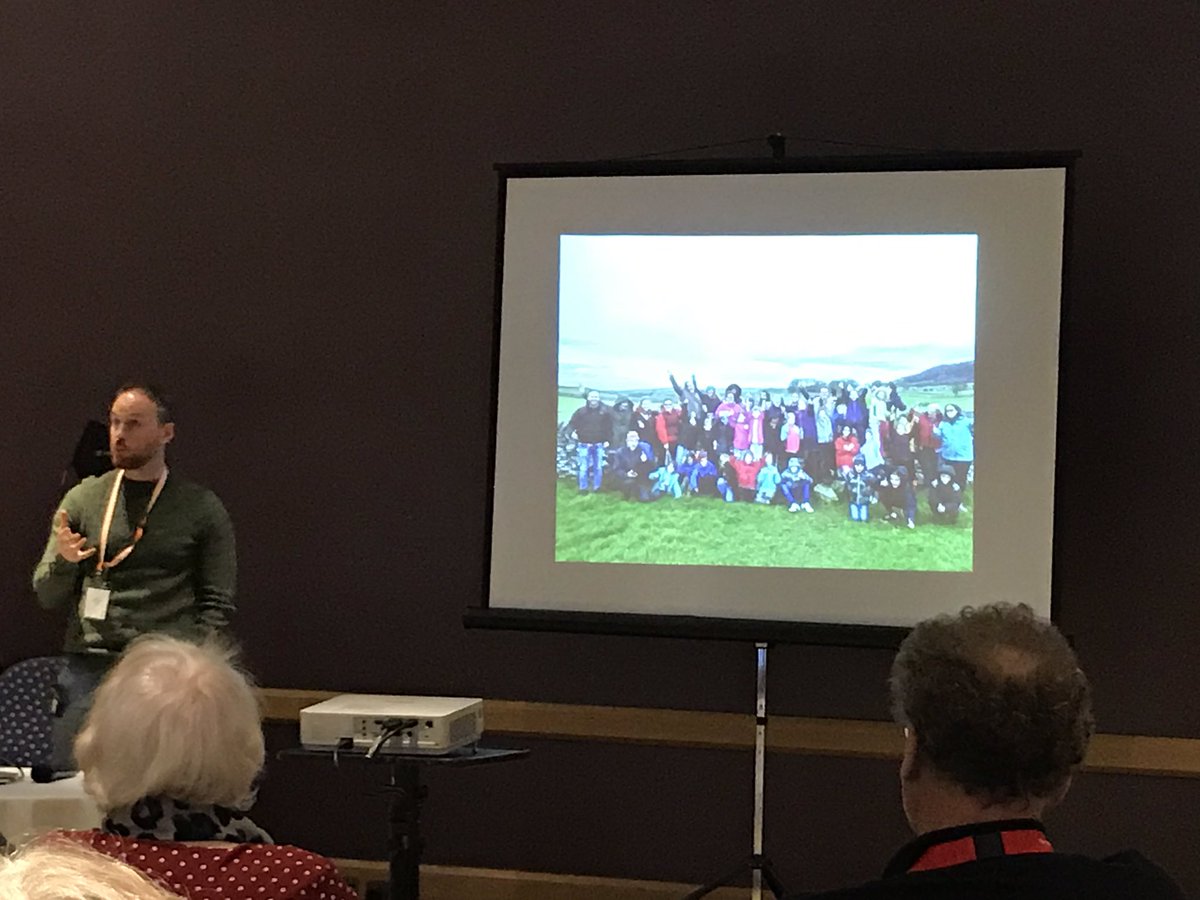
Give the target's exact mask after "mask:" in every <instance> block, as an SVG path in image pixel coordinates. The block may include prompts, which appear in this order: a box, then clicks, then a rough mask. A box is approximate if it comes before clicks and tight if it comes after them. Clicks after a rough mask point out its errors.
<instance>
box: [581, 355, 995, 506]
mask: <svg viewBox="0 0 1200 900" xmlns="http://www.w3.org/2000/svg"><path fill="white" fill-rule="evenodd" d="M668 378H669V380H670V383H671V387H672V388H673V389H674V393H675V397H674V398H670V397H668V398H667V399H664V400H661V401H659V402H657V403H655V402H653V401H652V400H650V399H649V398H643V399H641V400H640V401H639V402H637V403H635V402H634V401H633V399H631V398H630V397H627V396H617V397H616V399H615V400H614V401H613V402H612V403H611V405H610V404H608V403H605V402H603V400H601V397H600V393H599V391H596V390H590V391H587V392H586V393H585V395H584V397H585V400H584V404H583V405H582V406H580V407H579V408H578V409H577V410H575V412H574V413H573V414H572V415H571V417H570V419H569V420H568V421H567V423H566V424H565V425H564V426H562V428H561V430H560V437H562V438H565V439H567V440H573V441H574V442H575V459H574V462H575V466H574V468H575V472H574V474H575V476H576V478H577V479H578V485H579V492H580V493H581V494H593V493H596V492H598V491H601V490H612V491H617V492H619V493H621V494H623V495H624V496H625V497H626V498H628V499H630V500H634V501H639V502H646V501H650V500H656V499H659V498H663V497H666V498H673V499H679V498H682V497H688V496H702V497H703V496H707V497H713V498H718V499H721V500H724V501H725V502H727V503H738V502H744V503H758V504H761V505H765V506H769V505H772V504H778V505H783V506H784V507H785V508H786V509H787V510H788V511H789V512H793V513H795V512H813V505H812V504H813V499H814V495H820V496H822V497H823V498H825V499H827V500H829V501H836V500H838V499H839V497H840V499H841V500H842V501H844V502H845V503H846V506H847V515H848V517H849V519H850V520H852V521H855V522H867V521H869V520H871V519H872V514H871V509H872V507H875V506H877V507H878V508H879V510H880V514H879V515H878V516H876V517H875V518H882V519H883V520H885V521H890V522H895V523H898V524H903V525H905V526H907V527H908V528H914V527H916V521H917V507H918V499H919V494H920V493H922V492H923V493H924V494H925V495H926V499H927V501H928V506H929V513H930V517H929V518H930V520H931V521H933V522H942V523H947V524H953V523H955V522H957V520H958V516H959V513H960V512H961V511H962V510H963V509H965V508H966V507H965V504H964V499H965V494H966V491H967V487H968V483H969V482H970V481H971V480H972V475H973V472H972V466H973V463H974V456H975V453H974V429H975V426H974V421H973V419H972V418H971V417H968V416H967V415H965V414H964V413H963V410H962V409H961V408H960V407H959V406H958V405H957V404H955V403H947V404H945V407H944V408H943V407H942V406H940V405H939V404H936V403H927V402H921V403H916V404H914V405H910V404H908V403H906V402H905V401H904V399H903V397H902V396H901V390H900V388H899V387H898V386H897V385H896V384H895V383H883V382H880V381H876V382H873V383H870V384H865V385H863V384H859V383H858V382H853V381H835V382H831V383H827V384H817V385H804V386H802V385H801V384H799V383H798V382H793V383H792V385H791V386H790V387H789V388H788V389H787V390H785V391H782V392H777V393H776V394H774V395H773V394H772V393H771V391H769V390H759V391H744V390H743V389H742V387H741V386H740V385H738V384H730V385H728V386H727V387H726V388H725V390H724V391H723V392H721V393H720V394H718V393H717V390H716V388H715V387H713V386H709V387H707V388H705V389H704V390H700V388H699V386H698V382H697V381H696V379H695V376H693V377H692V378H691V379H690V380H685V381H684V382H683V383H682V384H681V383H680V382H679V381H678V380H676V378H675V376H674V375H673V374H669V375H668ZM560 456H561V455H560ZM568 459H569V456H568ZM560 469H561V466H560Z"/></svg>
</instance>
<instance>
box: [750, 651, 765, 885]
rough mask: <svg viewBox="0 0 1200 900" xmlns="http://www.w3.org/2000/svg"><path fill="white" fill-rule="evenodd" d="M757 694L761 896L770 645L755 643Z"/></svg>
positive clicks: (755, 877)
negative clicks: (768, 648)
mask: <svg viewBox="0 0 1200 900" xmlns="http://www.w3.org/2000/svg"><path fill="white" fill-rule="evenodd" d="M754 648H755V653H756V656H757V664H758V696H757V700H756V702H755V705H754V850H753V853H754V867H753V869H752V870H751V875H750V878H751V881H750V896H751V898H752V900H762V852H763V789H764V787H765V782H766V765H767V645H766V644H755V645H754Z"/></svg>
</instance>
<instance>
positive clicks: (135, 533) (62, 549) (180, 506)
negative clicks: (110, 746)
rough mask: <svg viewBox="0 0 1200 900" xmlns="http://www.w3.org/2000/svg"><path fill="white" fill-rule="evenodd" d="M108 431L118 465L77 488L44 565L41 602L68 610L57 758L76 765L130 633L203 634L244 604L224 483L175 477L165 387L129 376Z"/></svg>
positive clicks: (55, 762) (61, 766) (57, 764)
mask: <svg viewBox="0 0 1200 900" xmlns="http://www.w3.org/2000/svg"><path fill="white" fill-rule="evenodd" d="M108 435H109V449H110V451H111V454H112V462H113V467H114V468H113V471H111V472H107V473H105V474H104V475H101V476H99V477H96V478H85V479H84V480H83V481H82V482H80V483H79V484H78V485H76V486H75V487H74V488H72V489H71V490H70V491H68V492H67V495H66V496H65V497H64V498H63V500H62V503H61V504H60V507H59V509H58V511H57V512H56V513H55V515H54V521H53V523H52V525H51V533H50V540H49V543H48V544H47V546H46V552H45V553H44V554H43V555H42V559H41V562H39V563H38V565H37V569H36V570H35V571H34V574H33V587H34V590H35V591H36V592H37V597H38V602H39V603H40V604H41V605H42V606H43V607H45V608H47V609H64V608H65V609H66V610H67V612H68V624H67V636H66V641H65V647H64V649H65V651H66V659H67V664H66V667H65V668H64V670H63V672H62V674H61V676H60V678H59V695H58V709H57V712H56V718H55V720H54V750H53V754H52V757H51V760H50V763H51V765H52V767H53V768H54V769H56V770H65V769H70V768H74V765H73V763H72V758H71V744H72V741H73V740H74V737H75V733H76V732H77V731H78V730H79V727H80V725H81V724H82V721H83V718H84V716H85V715H86V713H87V710H88V708H89V707H90V705H91V695H92V692H93V691H94V690H95V688H96V686H97V685H98V684H99V682H100V679H101V678H102V677H103V675H104V673H105V672H106V671H107V669H108V667H109V666H110V665H111V664H112V663H113V662H114V661H115V659H116V657H117V655H118V654H119V653H120V652H121V651H122V650H123V649H124V648H125V645H126V644H128V643H129V642H130V641H131V640H133V639H134V638H136V637H138V636H139V635H143V634H148V633H152V632H158V633H164V634H169V635H172V636H174V637H179V638H183V639H187V640H196V639H199V638H202V637H204V636H205V635H206V634H208V633H210V632H213V631H222V630H224V629H225V627H226V626H227V625H228V623H229V619H230V616H231V615H232V613H233V610H234V587H235V581H236V574H237V562H236V556H235V553H234V538H233V526H232V524H231V523H230V520H229V514H228V513H227V512H226V511H225V507H224V506H222V504H221V501H220V500H218V499H217V497H216V495H215V494H213V493H212V492H211V491H209V490H207V489H206V488H202V487H200V486H199V485H196V484H192V483H191V482H188V481H184V480H183V479H181V478H178V477H176V476H171V477H168V475H169V473H168V470H167V465H166V459H165V451H166V446H167V444H169V443H170V442H171V440H172V438H173V437H174V436H175V424H174V421H173V420H172V417H171V413H170V410H169V409H168V407H167V405H166V403H165V402H164V400H163V397H162V394H161V393H160V392H159V391H158V390H156V389H155V388H153V387H151V386H149V385H145V384H127V385H124V386H123V387H121V388H120V389H119V390H118V391H117V393H116V396H115V397H114V398H113V402H112V406H111V407H110V409H109V421H108Z"/></svg>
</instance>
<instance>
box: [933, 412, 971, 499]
mask: <svg viewBox="0 0 1200 900" xmlns="http://www.w3.org/2000/svg"><path fill="white" fill-rule="evenodd" d="M933 433H934V434H936V435H937V436H938V437H939V438H941V439H942V449H941V457H942V462H944V463H946V465H948V466H950V468H952V469H953V470H954V480H955V481H957V482H958V483H959V485H961V486H962V488H963V492H964V494H965V492H966V488H967V474H968V473H969V472H970V470H971V463H973V462H974V461H975V423H974V422H972V421H968V419H967V417H966V416H964V415H963V411H962V408H961V407H960V406H959V405H958V404H957V403H947V404H946V412H945V415H944V416H943V417H942V421H941V422H939V423H938V424H937V425H935V426H934V429H933Z"/></svg>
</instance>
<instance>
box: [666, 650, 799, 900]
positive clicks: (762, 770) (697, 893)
mask: <svg viewBox="0 0 1200 900" xmlns="http://www.w3.org/2000/svg"><path fill="white" fill-rule="evenodd" d="M754 653H755V663H756V667H757V678H756V684H757V697H756V699H755V704H754V834H753V837H752V840H751V851H750V856H749V857H748V858H747V859H746V860H745V861H743V862H741V863H738V865H737V867H736V868H734V869H731V870H730V871H728V872H726V873H725V874H724V875H722V876H721V877H720V878H718V879H717V880H716V881H712V882H709V883H708V884H706V885H704V886H703V887H701V888H698V889H696V890H694V891H692V892H691V893H690V894H688V895H687V897H685V898H684V900H696V898H698V897H706V896H708V895H709V894H711V893H712V892H713V891H715V890H716V889H717V888H720V887H724V886H726V885H728V884H730V883H731V882H733V881H735V880H736V879H737V878H738V877H739V876H740V875H742V874H743V873H744V872H746V871H747V870H748V871H749V872H750V896H751V897H752V898H753V900H762V895H763V893H762V890H763V885H764V884H765V885H766V886H767V887H768V888H769V889H770V891H771V893H772V894H774V896H775V897H776V898H779V900H782V897H783V895H784V893H785V891H784V889H783V883H782V882H781V881H780V880H779V877H778V876H777V875H776V874H775V870H774V869H773V868H772V866H771V861H770V860H769V859H767V858H766V856H764V855H763V796H764V793H763V789H764V782H765V775H766V761H767V645H766V644H765V643H761V642H759V643H756V644H755V645H754Z"/></svg>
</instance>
